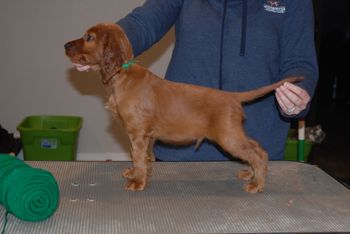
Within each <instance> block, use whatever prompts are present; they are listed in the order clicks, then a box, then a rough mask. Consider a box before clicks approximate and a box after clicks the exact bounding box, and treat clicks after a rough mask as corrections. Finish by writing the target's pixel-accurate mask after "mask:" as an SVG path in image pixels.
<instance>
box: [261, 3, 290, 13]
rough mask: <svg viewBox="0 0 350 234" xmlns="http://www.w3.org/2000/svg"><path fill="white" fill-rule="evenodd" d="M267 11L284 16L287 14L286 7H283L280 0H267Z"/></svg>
mask: <svg viewBox="0 0 350 234" xmlns="http://www.w3.org/2000/svg"><path fill="white" fill-rule="evenodd" d="M264 8H265V10H266V11H269V12H273V13H278V14H284V13H285V12H286V6H282V5H281V2H280V1H279V0H266V2H265V4H264Z"/></svg>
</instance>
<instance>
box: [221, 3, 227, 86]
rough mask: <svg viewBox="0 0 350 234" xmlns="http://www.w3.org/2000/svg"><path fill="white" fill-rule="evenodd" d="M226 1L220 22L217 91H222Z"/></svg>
mask: <svg viewBox="0 0 350 234" xmlns="http://www.w3.org/2000/svg"><path fill="white" fill-rule="evenodd" d="M227 1H228V0H225V2H224V12H223V16H222V22H221V40H220V64H219V66H220V68H219V89H222V61H223V57H224V34H225V31H224V30H225V19H226V11H227Z"/></svg>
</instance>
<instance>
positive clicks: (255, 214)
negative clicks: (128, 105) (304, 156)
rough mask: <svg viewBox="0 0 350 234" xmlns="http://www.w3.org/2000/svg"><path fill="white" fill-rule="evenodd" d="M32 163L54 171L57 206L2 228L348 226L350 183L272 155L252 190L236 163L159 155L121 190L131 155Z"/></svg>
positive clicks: (338, 228) (26, 230) (33, 230)
mask: <svg viewBox="0 0 350 234" xmlns="http://www.w3.org/2000/svg"><path fill="white" fill-rule="evenodd" d="M30 164H31V165H32V166H33V167H40V168H43V169H46V170H49V171H51V172H52V174H53V175H54V176H55V177H56V179H57V181H58V183H59V186H60V190H61V196H60V206H59V208H58V210H57V211H56V213H55V214H54V215H53V216H52V217H51V218H50V219H48V220H46V221H43V222H33V223H31V222H23V221H20V220H19V219H17V218H15V217H14V216H12V215H9V217H8V218H9V219H8V226H7V229H6V232H5V233H11V234H14V233H36V234H39V233H50V234H54V233H57V234H58V233H59V234H61V233H74V234H77V233H84V234H88V233H103V234H104V233H162V234H163V233H164V234H165V233H176V234H179V233H181V234H182V233H239V232H240V233H259V232H263V233H267V232H317V233H319V232H350V190H347V189H346V188H345V187H343V186H342V185H341V184H339V183H338V182H337V181H335V180H334V179H333V178H332V177H330V176H329V175H327V174H326V173H325V172H323V171H322V170H320V169H319V168H317V167H315V166H311V165H308V164H302V163H296V162H271V163H270V168H269V175H268V178H267V184H266V187H265V191H264V192H263V193H260V194H255V195H251V194H247V193H245V192H243V190H242V186H243V181H240V180H237V179H236V178H235V177H234V174H235V173H236V172H237V171H238V170H239V169H242V168H244V165H241V164H238V163H235V162H208V163H207V162H199V163H198V162H187V163H165V162H157V163H154V164H153V165H154V169H153V176H152V178H151V183H150V185H149V187H148V188H147V190H145V191H143V192H127V191H124V183H125V180H124V179H123V178H122V176H121V174H122V170H123V169H125V168H127V167H129V166H130V165H131V163H130V162H30ZM4 215H5V210H4V208H3V207H0V220H1V222H3V220H4Z"/></svg>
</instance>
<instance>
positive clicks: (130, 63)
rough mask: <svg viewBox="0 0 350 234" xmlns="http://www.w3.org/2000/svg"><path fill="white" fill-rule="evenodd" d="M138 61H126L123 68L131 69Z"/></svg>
mask: <svg viewBox="0 0 350 234" xmlns="http://www.w3.org/2000/svg"><path fill="white" fill-rule="evenodd" d="M135 63H136V61H135V60H129V61H127V62H126V63H123V64H122V68H124V69H129V68H130V67H131V65H133V64H135Z"/></svg>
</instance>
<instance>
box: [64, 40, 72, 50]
mask: <svg viewBox="0 0 350 234" xmlns="http://www.w3.org/2000/svg"><path fill="white" fill-rule="evenodd" d="M72 47H73V43H71V42H68V43H66V44H64V48H65V49H66V50H68V49H70V48H72Z"/></svg>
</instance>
